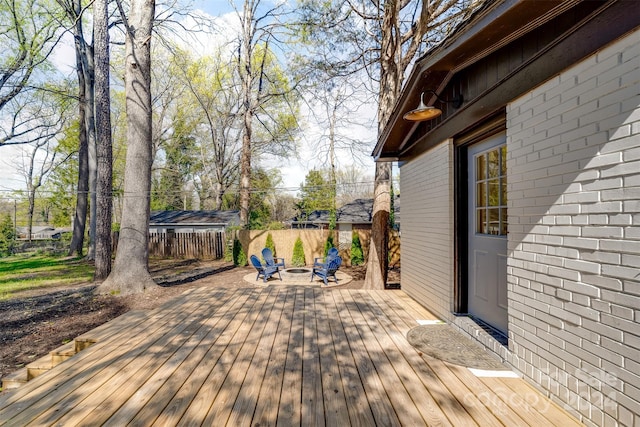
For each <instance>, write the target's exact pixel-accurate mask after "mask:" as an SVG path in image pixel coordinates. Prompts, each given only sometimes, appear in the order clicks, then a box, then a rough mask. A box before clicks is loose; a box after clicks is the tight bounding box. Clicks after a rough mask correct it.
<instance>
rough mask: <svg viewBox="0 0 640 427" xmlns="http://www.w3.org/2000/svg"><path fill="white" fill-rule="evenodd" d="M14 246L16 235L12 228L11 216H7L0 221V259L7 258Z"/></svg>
mask: <svg viewBox="0 0 640 427" xmlns="http://www.w3.org/2000/svg"><path fill="white" fill-rule="evenodd" d="M15 245H16V234H15V230H14V228H13V221H12V220H11V215H10V214H7V215H6V216H5V217H4V219H3V220H2V221H0V257H2V256H9V255H11V254H12V253H13V251H14V249H15Z"/></svg>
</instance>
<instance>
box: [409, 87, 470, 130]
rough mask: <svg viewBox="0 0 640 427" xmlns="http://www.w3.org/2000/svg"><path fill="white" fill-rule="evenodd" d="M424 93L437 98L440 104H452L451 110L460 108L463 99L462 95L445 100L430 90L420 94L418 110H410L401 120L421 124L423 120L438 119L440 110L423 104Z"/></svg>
mask: <svg viewBox="0 0 640 427" xmlns="http://www.w3.org/2000/svg"><path fill="white" fill-rule="evenodd" d="M425 93H431V94H433V95H435V97H436V98H438V100H439V101H440V102H446V103H448V104H453V108H460V106H462V102H463V100H464V99H463V98H462V94H460V95H458V96H456V97H455V98H453V99H450V100H446V99H442V98H440V97H439V96H438V94H437V93H435V92H434V91H432V90H428V91H426V92H422V93H421V94H420V104H419V105H418V108H416V109H415V110H411V111H409V112H408V113H406V114H405V115H404V116H402V118H403V119H405V120H409V121H412V122H422V121H425V120H431V119H435V118H436V117H438V116H439V115H440V114H442V110H441V109H439V108H436V107H434V106H431V105H429V106H427V105H426V104H425V103H424V94H425Z"/></svg>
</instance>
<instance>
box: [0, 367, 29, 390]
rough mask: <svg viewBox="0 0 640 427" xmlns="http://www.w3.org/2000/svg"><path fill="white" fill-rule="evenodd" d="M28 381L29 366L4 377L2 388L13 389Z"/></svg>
mask: <svg viewBox="0 0 640 427" xmlns="http://www.w3.org/2000/svg"><path fill="white" fill-rule="evenodd" d="M27 381H29V380H28V379H27V367H26V366H25V367H24V368H20V369H18V370H17V371H13V372H12V373H10V374H8V375H6V376H4V377H2V390H11V389H15V388H18V387H20V386H21V385H23V384H26V383H27Z"/></svg>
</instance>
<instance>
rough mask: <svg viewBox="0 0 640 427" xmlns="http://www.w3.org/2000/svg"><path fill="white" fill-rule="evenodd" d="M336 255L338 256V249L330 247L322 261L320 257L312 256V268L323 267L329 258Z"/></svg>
mask: <svg viewBox="0 0 640 427" xmlns="http://www.w3.org/2000/svg"><path fill="white" fill-rule="evenodd" d="M337 256H338V249H336V248H331V249H329V251H328V252H327V257H326V258H324V262H322V261H323V258H322V257H319V258H314V260H313V268H322V267H324V265H325V264H327V263H329V262H331V260H332V259H334V258H335V257H337Z"/></svg>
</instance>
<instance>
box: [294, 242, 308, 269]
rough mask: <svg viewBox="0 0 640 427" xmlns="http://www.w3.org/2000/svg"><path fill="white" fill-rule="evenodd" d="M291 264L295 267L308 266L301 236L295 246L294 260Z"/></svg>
mask: <svg viewBox="0 0 640 427" xmlns="http://www.w3.org/2000/svg"><path fill="white" fill-rule="evenodd" d="M291 263H292V264H293V265H294V266H295V267H304V266H305V265H306V262H305V259H304V247H303V246H302V239H301V238H300V236H298V238H297V239H296V243H295V244H294V245H293V258H292V259H291Z"/></svg>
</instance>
